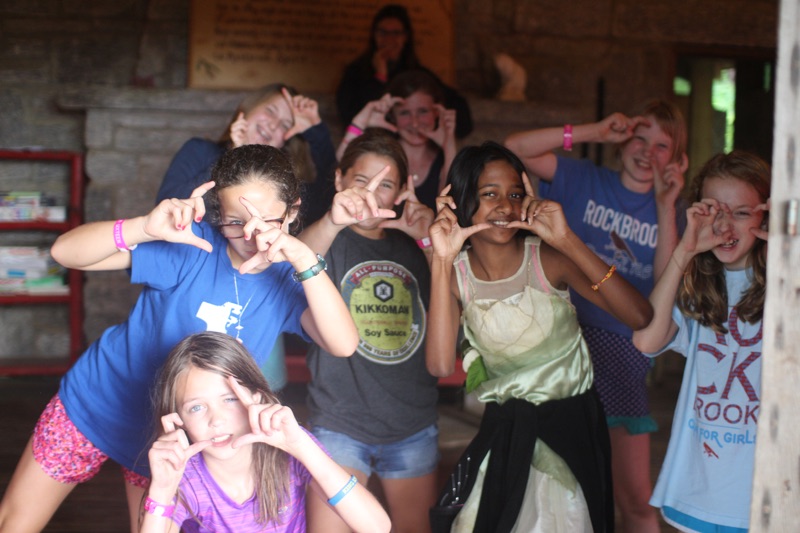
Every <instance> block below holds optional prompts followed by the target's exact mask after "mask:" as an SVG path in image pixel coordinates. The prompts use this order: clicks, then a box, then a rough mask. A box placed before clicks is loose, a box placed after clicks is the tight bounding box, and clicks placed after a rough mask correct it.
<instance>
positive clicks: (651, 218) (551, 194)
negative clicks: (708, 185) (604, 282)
mask: <svg viewBox="0 0 800 533" xmlns="http://www.w3.org/2000/svg"><path fill="white" fill-rule="evenodd" d="M539 194H540V195H541V196H543V197H544V198H548V199H551V200H555V201H556V202H558V203H560V204H561V206H562V207H563V209H564V215H565V216H566V218H567V221H568V222H569V226H570V228H572V231H574V232H575V234H576V235H577V236H578V237H579V238H580V239H581V240H582V241H583V242H585V243H586V245H587V246H588V247H589V248H590V249H591V250H592V251H593V252H594V253H595V254H597V255H598V256H599V257H600V258H601V259H602V260H603V261H605V262H606V263H608V264H609V265H616V266H617V272H616V273H617V274H619V275H622V276H623V277H624V278H625V279H626V280H628V281H629V282H630V283H631V284H632V285H633V286H634V287H636V289H637V290H638V291H639V292H640V293H642V294H643V295H644V296H648V295H649V294H650V291H652V290H653V261H654V259H655V253H656V243H657V240H658V224H657V220H658V218H657V213H656V200H655V195H654V193H653V191H652V190H651V191H649V192H646V193H637V192H633V191H631V190H628V189H626V188H625V187H624V186H623V185H622V182H621V181H620V177H619V172H616V171H613V170H611V169H608V168H606V167H599V166H596V165H594V164H593V163H592V162H591V161H587V160H584V159H571V158H568V157H560V156H559V157H558V166H557V167H556V173H555V175H554V176H553V180H552V181H551V182H550V183H548V182H546V181H544V180H542V181H541V182H540V183H539ZM570 298H571V300H572V303H573V304H574V305H575V309H576V310H577V312H578V320H579V321H580V323H581V325H584V326H592V327H596V328H601V329H604V330H606V331H611V332H613V333H617V334H619V335H623V336H625V337H628V338H630V337H631V335H632V331H631V329H630V328H629V327H627V326H625V325H624V324H622V323H621V322H620V321H619V320H617V319H616V318H614V317H613V316H611V315H610V314H609V313H607V312H605V311H603V310H602V309H600V308H599V307H597V306H596V305H594V304H592V303H590V302H589V301H588V300H586V299H584V298H583V297H582V296H581V295H580V294H578V293H577V292H575V291H570Z"/></svg>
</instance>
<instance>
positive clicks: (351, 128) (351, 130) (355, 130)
mask: <svg viewBox="0 0 800 533" xmlns="http://www.w3.org/2000/svg"><path fill="white" fill-rule="evenodd" d="M347 133H352V134H353V135H355V136H356V137H358V136H359V135H361V134H362V133H364V130H362V129H361V128H359V127H358V126H356V125H355V124H350V125H349V126H347Z"/></svg>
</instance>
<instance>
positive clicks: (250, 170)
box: [206, 144, 302, 225]
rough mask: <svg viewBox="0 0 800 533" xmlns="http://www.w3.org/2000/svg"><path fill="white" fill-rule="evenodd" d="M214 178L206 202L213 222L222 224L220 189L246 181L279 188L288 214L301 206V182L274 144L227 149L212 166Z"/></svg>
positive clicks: (212, 176)
mask: <svg viewBox="0 0 800 533" xmlns="http://www.w3.org/2000/svg"><path fill="white" fill-rule="evenodd" d="M211 179H212V180H213V181H214V183H215V185H214V188H213V189H211V190H210V191H208V193H206V205H207V213H208V214H207V217H208V221H209V222H210V223H211V224H212V225H218V224H219V223H220V202H219V193H220V191H223V190H225V189H226V188H228V187H233V186H236V185H242V184H244V183H252V182H258V181H261V182H265V183H269V184H271V185H272V186H273V187H274V188H275V190H276V191H278V198H279V199H280V200H281V201H282V202H283V203H285V204H286V210H287V214H289V213H290V212H292V211H296V210H297V209H298V208H299V204H298V203H297V202H298V200H299V199H300V193H301V189H302V184H301V183H300V180H299V179H297V177H296V176H295V174H294V170H293V168H292V163H291V162H290V161H289V158H288V157H287V156H286V154H284V153H283V152H282V151H281V150H280V149H278V148H274V147H272V146H267V145H265V144H246V145H244V146H240V147H239V148H234V149H233V150H228V151H227V152H225V153H224V154H222V157H220V158H219V159H218V160H217V162H216V164H215V165H214V167H213V168H212V169H211ZM296 222H297V217H295V223H296Z"/></svg>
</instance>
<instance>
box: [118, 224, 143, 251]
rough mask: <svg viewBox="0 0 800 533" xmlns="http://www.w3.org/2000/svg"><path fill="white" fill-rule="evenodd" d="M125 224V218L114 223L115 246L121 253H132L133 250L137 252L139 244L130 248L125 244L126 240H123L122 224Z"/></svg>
mask: <svg viewBox="0 0 800 533" xmlns="http://www.w3.org/2000/svg"><path fill="white" fill-rule="evenodd" d="M123 222H125V219H124V218H121V219H119V220H117V221H116V222H114V246H116V247H117V250H119V251H120V252H130V251H131V250H135V249H136V247H137V246H139V245H138V244H134V245H133V246H128V245H127V244H125V239H123V238H122V223H123Z"/></svg>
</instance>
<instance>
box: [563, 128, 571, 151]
mask: <svg viewBox="0 0 800 533" xmlns="http://www.w3.org/2000/svg"><path fill="white" fill-rule="evenodd" d="M564 150H566V151H567V152H571V151H572V124H564Z"/></svg>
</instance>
